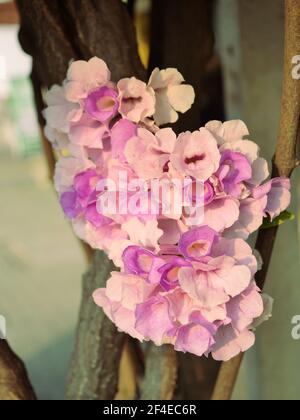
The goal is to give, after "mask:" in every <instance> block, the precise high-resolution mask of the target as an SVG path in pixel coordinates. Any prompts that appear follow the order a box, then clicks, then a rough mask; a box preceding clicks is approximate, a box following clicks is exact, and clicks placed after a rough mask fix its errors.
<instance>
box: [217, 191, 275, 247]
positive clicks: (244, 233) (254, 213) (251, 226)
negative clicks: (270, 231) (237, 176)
mask: <svg viewBox="0 0 300 420" xmlns="http://www.w3.org/2000/svg"><path fill="white" fill-rule="evenodd" d="M266 204H267V197H266V196H265V197H263V198H261V199H253V198H247V199H246V200H243V201H242V202H241V204H240V215H239V219H238V221H237V222H236V223H235V224H234V225H233V226H232V227H231V228H229V229H227V230H226V231H225V232H224V234H225V236H226V237H228V238H243V239H247V238H248V236H249V235H250V234H251V233H253V232H255V231H256V230H257V229H259V228H260V226H261V224H262V222H263V217H264V212H265V207H266Z"/></svg>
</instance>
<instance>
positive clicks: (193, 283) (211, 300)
mask: <svg viewBox="0 0 300 420" xmlns="http://www.w3.org/2000/svg"><path fill="white" fill-rule="evenodd" d="M250 281H251V271H250V270H249V268H248V267H247V266H245V265H240V264H236V261H235V260H234V258H232V257H228V256H221V257H216V258H211V259H208V261H207V262H206V263H204V262H202V263H200V262H194V263H193V267H183V268H182V269H181V270H180V272H179V284H180V286H181V288H182V289H183V290H184V291H185V292H186V293H188V294H189V295H190V296H191V297H192V298H194V299H196V300H197V301H198V302H199V303H200V304H201V305H202V306H203V307H204V308H213V307H214V306H218V305H222V304H224V303H226V302H228V301H229V300H230V298H232V297H235V296H237V295H239V294H240V293H241V292H243V291H244V290H245V289H246V288H247V287H248V285H249V284H250Z"/></svg>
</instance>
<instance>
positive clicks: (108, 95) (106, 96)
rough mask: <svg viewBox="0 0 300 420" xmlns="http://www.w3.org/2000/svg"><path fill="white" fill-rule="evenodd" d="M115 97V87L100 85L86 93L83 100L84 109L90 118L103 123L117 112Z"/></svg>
mask: <svg viewBox="0 0 300 420" xmlns="http://www.w3.org/2000/svg"><path fill="white" fill-rule="evenodd" d="M117 97H118V93H117V91H116V90H115V89H112V88H109V87H107V86H102V87H100V88H99V89H97V90H94V91H92V92H90V93H89V94H88V96H87V98H86V99H85V100H84V109H85V111H86V112H87V113H88V114H89V115H90V116H91V117H92V118H95V119H96V120H98V121H100V122H102V123H104V122H106V121H107V120H109V119H110V118H112V117H114V116H115V115H116V114H117V111H118V107H119V103H118V100H117Z"/></svg>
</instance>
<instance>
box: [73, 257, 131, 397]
mask: <svg viewBox="0 0 300 420" xmlns="http://www.w3.org/2000/svg"><path fill="white" fill-rule="evenodd" d="M114 269H115V267H114V266H113V264H112V262H111V261H109V260H108V258H107V256H106V255H105V254H104V253H103V252H99V251H96V252H95V253H94V258H93V262H92V265H91V268H90V270H89V271H88V272H87V273H86V274H85V275H84V277H83V290H82V302H81V308H80V312H79V322H78V327H77V339H76V347H75V352H74V355H73V359H72V363H71V368H70V371H69V377H68V381H67V394H66V397H67V399H70V400H98V399H113V398H114V396H115V394H116V392H117V385H118V366H119V360H120V357H121V353H122V348H123V340H124V335H123V334H121V333H116V328H115V326H114V325H113V324H112V323H111V321H110V320H109V319H108V318H107V317H106V316H105V315H104V313H103V311H100V310H99V309H96V307H95V304H94V302H93V299H92V293H93V291H94V290H96V289H98V288H99V287H105V284H106V280H107V278H108V277H109V276H110V273H111V271H112V270H114Z"/></svg>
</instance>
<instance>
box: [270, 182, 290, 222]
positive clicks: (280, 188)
mask: <svg viewBox="0 0 300 420" xmlns="http://www.w3.org/2000/svg"><path fill="white" fill-rule="evenodd" d="M290 188H291V183H290V180H289V179H287V178H275V179H273V180H272V187H271V191H270V192H269V194H268V202H267V206H266V209H265V211H266V213H268V214H269V216H270V217H271V220H273V219H274V218H275V217H277V216H279V215H280V213H281V212H282V211H284V210H286V209H287V208H288V206H289V205H290V202H291V193H290Z"/></svg>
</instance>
